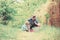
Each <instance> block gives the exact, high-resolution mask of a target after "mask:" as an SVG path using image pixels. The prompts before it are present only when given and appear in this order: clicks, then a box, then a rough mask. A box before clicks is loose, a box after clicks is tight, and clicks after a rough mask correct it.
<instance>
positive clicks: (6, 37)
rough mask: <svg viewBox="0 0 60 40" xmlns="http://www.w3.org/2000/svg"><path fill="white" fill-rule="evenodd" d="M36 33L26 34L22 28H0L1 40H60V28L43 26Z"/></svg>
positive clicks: (36, 29)
mask: <svg viewBox="0 0 60 40" xmlns="http://www.w3.org/2000/svg"><path fill="white" fill-rule="evenodd" d="M34 30H35V32H24V31H22V30H21V29H20V28H16V27H15V28H13V27H10V26H9V27H7V26H0V40H60V28H55V27H50V26H46V25H44V26H41V27H40V28H34Z"/></svg>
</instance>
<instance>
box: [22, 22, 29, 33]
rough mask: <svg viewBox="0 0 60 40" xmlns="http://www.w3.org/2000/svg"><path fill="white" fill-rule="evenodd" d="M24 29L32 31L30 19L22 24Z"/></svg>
mask: <svg viewBox="0 0 60 40" xmlns="http://www.w3.org/2000/svg"><path fill="white" fill-rule="evenodd" d="M22 30H23V31H26V32H29V31H30V23H29V22H28V21H27V22H25V24H24V25H23V26H22Z"/></svg>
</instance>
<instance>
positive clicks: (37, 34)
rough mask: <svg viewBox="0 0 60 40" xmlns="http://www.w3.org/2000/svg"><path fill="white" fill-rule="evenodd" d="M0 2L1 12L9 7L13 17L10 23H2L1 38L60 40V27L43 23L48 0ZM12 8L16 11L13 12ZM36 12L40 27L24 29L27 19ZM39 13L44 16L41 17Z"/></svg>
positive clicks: (0, 26)
mask: <svg viewBox="0 0 60 40" xmlns="http://www.w3.org/2000/svg"><path fill="white" fill-rule="evenodd" d="M0 2H2V3H1V4H0V5H1V6H3V7H1V6H0V13H1V12H3V11H4V9H5V8H6V7H7V10H8V12H10V16H12V18H13V19H12V20H11V21H9V23H8V25H3V24H0V40H60V28H57V27H51V26H48V25H43V21H44V18H45V17H44V14H45V13H46V12H45V11H46V10H45V9H46V7H47V5H48V2H47V0H24V3H18V2H14V3H13V0H6V1H5V0H0ZM46 2H47V3H46ZM44 4H45V5H44ZM6 5H9V6H6ZM12 9H14V10H16V12H15V11H14V12H13V10H12ZM39 10H40V11H41V13H40V11H39ZM36 11H37V12H36ZM38 11H39V12H38ZM8 12H7V13H8ZM35 12H36V13H35ZM13 13H14V14H13ZM35 14H36V16H38V17H37V19H38V21H39V23H41V26H40V28H34V32H25V31H22V30H21V27H22V25H23V24H24V23H25V21H26V20H28V19H29V18H30V17H31V16H32V15H35ZM39 15H41V16H42V17H41V18H40V16H39ZM0 21H1V20H0Z"/></svg>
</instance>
